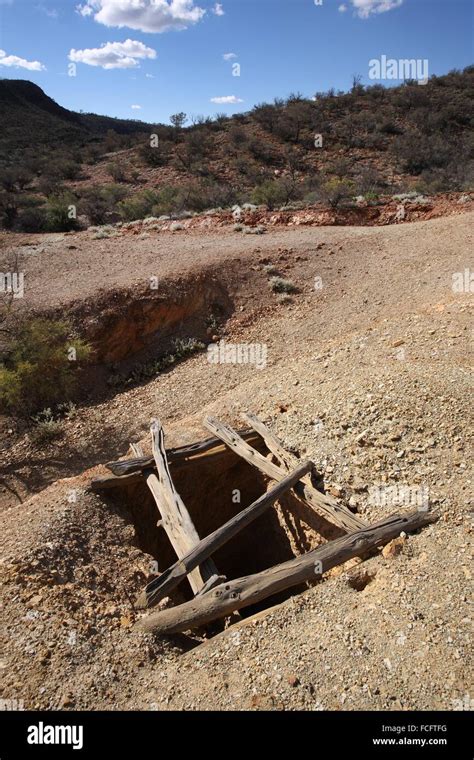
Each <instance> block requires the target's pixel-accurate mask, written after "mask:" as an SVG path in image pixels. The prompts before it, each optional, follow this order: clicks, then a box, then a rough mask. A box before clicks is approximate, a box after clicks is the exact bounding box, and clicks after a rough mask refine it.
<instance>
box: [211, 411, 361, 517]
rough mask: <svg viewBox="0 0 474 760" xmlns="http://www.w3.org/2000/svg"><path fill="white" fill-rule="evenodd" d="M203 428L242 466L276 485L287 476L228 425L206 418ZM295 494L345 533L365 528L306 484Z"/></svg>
mask: <svg viewBox="0 0 474 760" xmlns="http://www.w3.org/2000/svg"><path fill="white" fill-rule="evenodd" d="M204 426H205V427H206V428H207V429H208V430H210V431H211V432H212V433H214V435H215V436H216V437H217V438H220V439H221V441H224V443H225V444H227V446H229V447H230V448H231V449H232V450H233V451H235V453H236V454H238V455H239V456H241V457H242V458H243V459H245V461H246V462H248V463H249V464H251V465H253V466H254V467H257V468H258V469H259V470H261V471H262V472H263V473H264V474H265V475H268V477H270V478H272V479H273V480H276V481H279V480H282V479H283V478H284V477H286V475H287V472H286V471H285V470H283V469H282V468H281V467H278V465H276V464H273V462H270V461H269V460H268V459H266V458H265V457H264V456H262V454H260V452H259V451H256V449H254V448H252V446H249V444H248V443H247V442H246V441H244V440H243V439H242V438H241V437H240V435H239V434H238V433H237V432H236V431H235V430H233V429H232V428H231V427H230V426H229V425H224V424H223V423H221V422H219V421H218V420H216V419H215V418H214V417H206V419H205V420H204ZM294 491H295V493H296V494H297V495H298V496H299V497H300V498H301V499H303V500H304V501H306V502H308V503H309V504H311V506H313V507H314V508H315V509H317V510H318V511H319V512H320V513H321V514H322V515H324V517H325V518H326V520H328V521H329V522H331V523H333V525H337V526H338V528H342V529H343V530H344V531H346V532H351V531H354V530H360V528H363V527H365V525H366V524H365V522H364V521H363V520H361V519H360V517H357V516H356V515H353V514H352V512H350V511H349V510H348V509H346V507H343V506H342V505H341V504H339V503H338V502H337V501H335V500H334V499H333V498H332V497H330V496H328V495H326V494H323V493H320V492H319V491H317V490H316V489H315V488H313V486H312V485H311V487H309V486H308V485H307V484H306V483H297V484H296V485H295V486H294Z"/></svg>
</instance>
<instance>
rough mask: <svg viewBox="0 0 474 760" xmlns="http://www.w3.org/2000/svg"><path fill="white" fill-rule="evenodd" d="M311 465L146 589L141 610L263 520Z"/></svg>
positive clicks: (305, 465) (300, 468) (303, 464)
mask: <svg viewBox="0 0 474 760" xmlns="http://www.w3.org/2000/svg"><path fill="white" fill-rule="evenodd" d="M311 467H312V465H311V462H300V463H299V466H298V467H297V468H296V469H295V470H294V471H293V472H292V473H290V474H289V475H287V476H286V477H285V478H283V480H281V481H280V482H279V483H278V484H277V485H276V486H274V487H273V488H272V489H271V490H270V491H267V493H264V494H263V496H260V498H259V499H257V501H255V502H253V504H251V505H250V506H249V507H247V508H246V509H243V510H242V511H241V512H239V513H238V514H237V515H235V517H232V518H231V519H230V520H228V521H227V522H226V523H225V524H224V525H222V526H221V527H220V528H217V530H215V531H214V532H213V533H211V534H210V535H209V536H206V538H203V539H202V540H201V541H200V542H199V544H197V545H196V546H195V547H194V548H193V549H192V550H191V551H190V552H189V553H188V554H186V556H185V557H182V558H181V559H180V560H178V562H175V564H174V565H172V567H170V568H168V570H165V572H164V573H162V574H161V575H160V577H159V578H156V579H155V580H153V581H152V582H151V583H149V584H148V586H146V588H145V589H144V590H143V592H142V593H141V594H140V596H139V597H138V599H137V602H136V604H137V606H138V607H142V608H143V607H154V606H155V605H156V604H158V602H160V601H161V600H162V599H164V597H165V596H168V595H169V594H170V592H171V591H172V590H173V589H174V588H176V586H178V584H179V583H181V581H182V580H183V579H184V578H186V575H187V574H188V573H190V572H191V571H192V570H193V569H194V568H195V567H197V566H198V565H200V564H201V563H202V561H203V560H205V559H206V558H207V557H210V556H211V554H213V553H214V552H215V551H217V549H220V547H221V546H224V544H226V543H227V542H228V541H230V539H231V538H233V537H234V536H236V535H237V533H239V532H240V531H241V530H243V529H244V528H246V527H247V525H250V523H252V522H253V521H254V520H256V519H257V517H260V515H262V514H263V513H264V512H265V511H266V510H267V509H268V508H269V507H270V506H271V505H272V504H274V503H275V501H277V499H279V498H280V496H282V495H283V494H284V493H285V491H287V490H288V489H289V488H292V487H293V486H294V485H295V483H297V482H298V481H299V480H300V479H301V478H302V477H303V476H304V475H305V474H306V473H307V472H309V471H310V470H311Z"/></svg>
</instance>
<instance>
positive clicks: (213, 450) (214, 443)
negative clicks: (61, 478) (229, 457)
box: [105, 429, 259, 477]
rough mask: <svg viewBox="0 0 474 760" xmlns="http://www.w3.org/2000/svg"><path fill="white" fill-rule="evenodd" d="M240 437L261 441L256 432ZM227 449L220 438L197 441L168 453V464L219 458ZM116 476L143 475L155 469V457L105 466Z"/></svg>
mask: <svg viewBox="0 0 474 760" xmlns="http://www.w3.org/2000/svg"><path fill="white" fill-rule="evenodd" d="M239 434H240V436H241V437H242V438H243V439H244V441H248V442H249V443H252V444H254V443H256V442H257V441H258V439H259V435H258V433H256V432H255V430H252V429H250V430H249V429H247V430H242V431H240V433H239ZM226 451H227V449H226V447H225V446H223V445H222V443H221V441H220V440H219V439H218V438H206V440H204V441H197V443H191V444H188V445H187V446H179V447H177V448H174V449H169V450H168V451H167V457H168V462H169V463H170V464H172V465H176V464H180V463H183V462H184V463H186V462H187V461H188V460H190V459H194V458H196V457H199V456H202V455H207V456H219V455H221V454H225V453H226ZM105 466H106V467H107V468H108V469H109V470H110V471H111V472H112V473H113V474H114V475H115V476H117V477H120V476H124V475H132V474H134V473H137V472H138V473H141V471H142V470H144V469H148V468H150V467H151V468H154V466H155V462H154V459H153V457H144V456H141V457H136V458H135V459H123V460H122V459H121V460H119V461H117V462H109V463H108V464H106V465H105Z"/></svg>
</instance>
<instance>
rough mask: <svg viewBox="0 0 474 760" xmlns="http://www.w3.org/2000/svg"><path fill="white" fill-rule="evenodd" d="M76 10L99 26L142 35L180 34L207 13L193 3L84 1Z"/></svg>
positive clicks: (179, 0) (190, 0)
mask: <svg viewBox="0 0 474 760" xmlns="http://www.w3.org/2000/svg"><path fill="white" fill-rule="evenodd" d="M217 5H219V3H217ZM76 10H77V12H78V13H80V14H81V15H82V16H93V17H94V20H95V21H97V22H98V23H99V24H104V25H105V26H118V27H120V28H122V27H124V26H126V27H129V28H130V29H137V30H139V31H141V32H167V31H169V30H175V31H180V30H182V29H186V28H187V27H188V26H190V25H192V24H197V23H198V21H200V20H201V19H202V17H203V16H204V14H205V13H206V11H205V10H204V8H200V7H199V6H198V5H195V4H194V0H85V3H83V4H82V5H78V6H77V7H76Z"/></svg>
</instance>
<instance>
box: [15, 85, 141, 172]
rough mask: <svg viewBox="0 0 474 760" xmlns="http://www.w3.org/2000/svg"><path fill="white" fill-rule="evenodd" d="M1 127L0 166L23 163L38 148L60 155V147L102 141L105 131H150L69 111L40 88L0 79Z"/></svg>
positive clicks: (131, 132) (120, 132)
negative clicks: (57, 152)
mask: <svg viewBox="0 0 474 760" xmlns="http://www.w3.org/2000/svg"><path fill="white" fill-rule="evenodd" d="M0 128H1V132H0V135H1V136H0V162H1V164H0V165H8V164H12V163H14V162H15V161H18V160H21V161H22V162H23V161H25V158H26V160H27V159H28V158H29V157H33V156H37V155H38V149H39V150H40V151H44V152H46V153H48V152H49V151H59V152H61V150H62V148H63V146H67V147H69V148H71V147H72V148H79V149H80V148H82V147H84V146H85V145H87V144H88V143H90V142H91V141H94V140H95V141H97V140H100V139H101V138H103V136H104V134H105V133H106V132H107V130H113V131H114V132H116V133H117V134H119V135H127V134H134V133H137V132H140V131H141V132H143V131H145V130H147V131H149V127H147V125H145V124H143V123H142V122H138V121H133V120H129V121H127V120H124V119H114V118H111V117H108V116H97V115H95V114H80V113H75V112H74V111H69V110H68V109H67V108H63V107H62V106H60V105H58V104H57V103H56V102H55V101H54V100H53V99H52V98H50V97H49V96H48V95H46V93H45V92H43V90H42V89H41V87H38V85H36V84H33V82H28V81H26V80H22V79H0ZM32 135H34V140H32Z"/></svg>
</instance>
